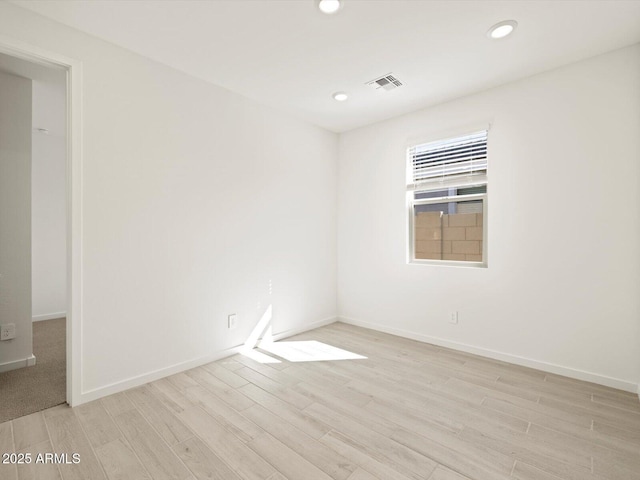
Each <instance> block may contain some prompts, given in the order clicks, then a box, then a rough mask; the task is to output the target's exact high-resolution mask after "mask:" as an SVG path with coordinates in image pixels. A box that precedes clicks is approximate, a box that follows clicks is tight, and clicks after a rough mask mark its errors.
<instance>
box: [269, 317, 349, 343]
mask: <svg viewBox="0 0 640 480" xmlns="http://www.w3.org/2000/svg"><path fill="white" fill-rule="evenodd" d="M337 321H338V317H328V318H324V319H322V320H318V321H316V322H313V323H309V324H307V325H305V326H304V327H300V328H292V329H290V330H285V331H284V332H280V333H274V334H273V340H276V341H277V340H282V339H283V338H288V337H293V336H294V335H298V334H299V333H304V332H308V331H309V330H314V329H316V328H320V327H324V326H325V325H331V324H332V323H335V322H337Z"/></svg>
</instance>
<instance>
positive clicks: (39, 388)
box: [0, 318, 67, 423]
mask: <svg viewBox="0 0 640 480" xmlns="http://www.w3.org/2000/svg"><path fill="white" fill-rule="evenodd" d="M33 354H34V355H35V356H36V364H35V365H34V366H33V367H25V368H20V369H18V370H11V371H10V372H4V373H0V423H2V422H6V421H7V420H12V419H14V418H18V417H22V416H24V415H28V414H30V413H34V412H39V411H40V410H44V409H45V408H49V407H53V406H55V405H59V404H61V403H64V402H65V401H66V398H67V393H66V389H67V381H66V369H67V365H66V364H67V362H66V320H65V319H64V318H57V319H55V320H45V321H43V322H34V323H33Z"/></svg>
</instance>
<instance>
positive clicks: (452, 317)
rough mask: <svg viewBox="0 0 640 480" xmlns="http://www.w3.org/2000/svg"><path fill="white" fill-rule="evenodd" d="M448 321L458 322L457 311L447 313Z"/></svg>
mask: <svg viewBox="0 0 640 480" xmlns="http://www.w3.org/2000/svg"><path fill="white" fill-rule="evenodd" d="M449 323H453V324H454V325H456V324H457V323H458V312H457V311H456V312H451V313H450V314H449Z"/></svg>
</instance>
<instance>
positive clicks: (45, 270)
mask: <svg viewBox="0 0 640 480" xmlns="http://www.w3.org/2000/svg"><path fill="white" fill-rule="evenodd" d="M65 89H66V86H65V83H64V77H63V78H62V81H55V82H54V81H49V80H34V82H33V124H34V127H41V128H48V129H49V134H48V135H44V134H40V133H34V135H33V140H32V172H31V178H32V184H31V185H32V191H31V195H32V196H31V198H32V203H31V215H32V217H31V221H32V230H31V233H32V259H31V269H32V289H33V290H32V296H33V301H32V305H33V310H32V314H33V319H34V320H48V319H51V318H58V317H61V316H64V315H65V313H66V302H67V297H66V295H67V288H66V287H67V285H66V282H67V275H66V269H67V264H66V262H67V252H66V235H67V231H66V228H67V225H66V201H67V197H66V188H65V187H66V162H67V153H66V139H65V136H64V134H65V132H64V124H65V116H66V115H65V110H66V97H65ZM60 126H61V127H62V130H60Z"/></svg>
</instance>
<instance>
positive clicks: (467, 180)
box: [406, 126, 489, 268]
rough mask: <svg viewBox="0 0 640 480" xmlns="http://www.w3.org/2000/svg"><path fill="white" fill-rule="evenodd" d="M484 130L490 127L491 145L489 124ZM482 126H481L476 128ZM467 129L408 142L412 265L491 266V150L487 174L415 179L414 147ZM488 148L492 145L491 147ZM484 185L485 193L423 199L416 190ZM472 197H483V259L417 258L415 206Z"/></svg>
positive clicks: (409, 240)
mask: <svg viewBox="0 0 640 480" xmlns="http://www.w3.org/2000/svg"><path fill="white" fill-rule="evenodd" d="M482 129H483V130H486V131H487V147H488V144H489V141H488V136H489V128H488V127H487V126H484V127H483V128H482ZM476 130H478V129H476ZM472 131H473V130H472V129H467V130H466V133H469V132H472ZM464 135H465V131H463V132H459V133H457V134H456V135H454V136H451V135H447V136H439V137H435V138H434V137H432V140H427V141H422V142H411V144H409V145H407V148H406V169H407V172H406V208H407V219H408V221H407V227H408V228H407V231H408V232H407V233H408V235H407V240H408V248H407V250H406V251H407V264H409V265H433V266H446V267H464V268H487V267H488V265H489V262H488V258H489V257H488V251H489V248H488V247H489V242H488V236H489V234H488V231H489V225H488V218H489V217H488V212H489V197H488V193H489V179H488V171H489V165H488V164H489V158H488V154H487V171H486V173H485V174H476V175H458V176H451V177H449V178H447V177H445V178H443V179H442V180H440V181H430V182H424V183H418V184H416V183H413V164H412V155H411V153H410V152H411V150H412V149H413V148H415V147H416V146H418V145H421V144H425V143H430V142H432V141H438V140H440V139H446V138H455V137H457V136H464ZM487 151H488V148H487ZM480 185H484V186H485V187H486V190H487V191H486V192H485V193H473V194H466V195H454V196H450V195H447V196H442V197H431V198H423V199H418V200H416V199H415V194H416V193H417V192H429V191H438V190H446V189H449V188H464V187H472V186H480ZM469 200H481V201H482V218H483V220H482V261H480V262H473V261H466V260H437V259H424V258H416V256H415V246H416V244H415V207H416V206H420V205H432V204H437V203H454V202H463V201H469Z"/></svg>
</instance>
